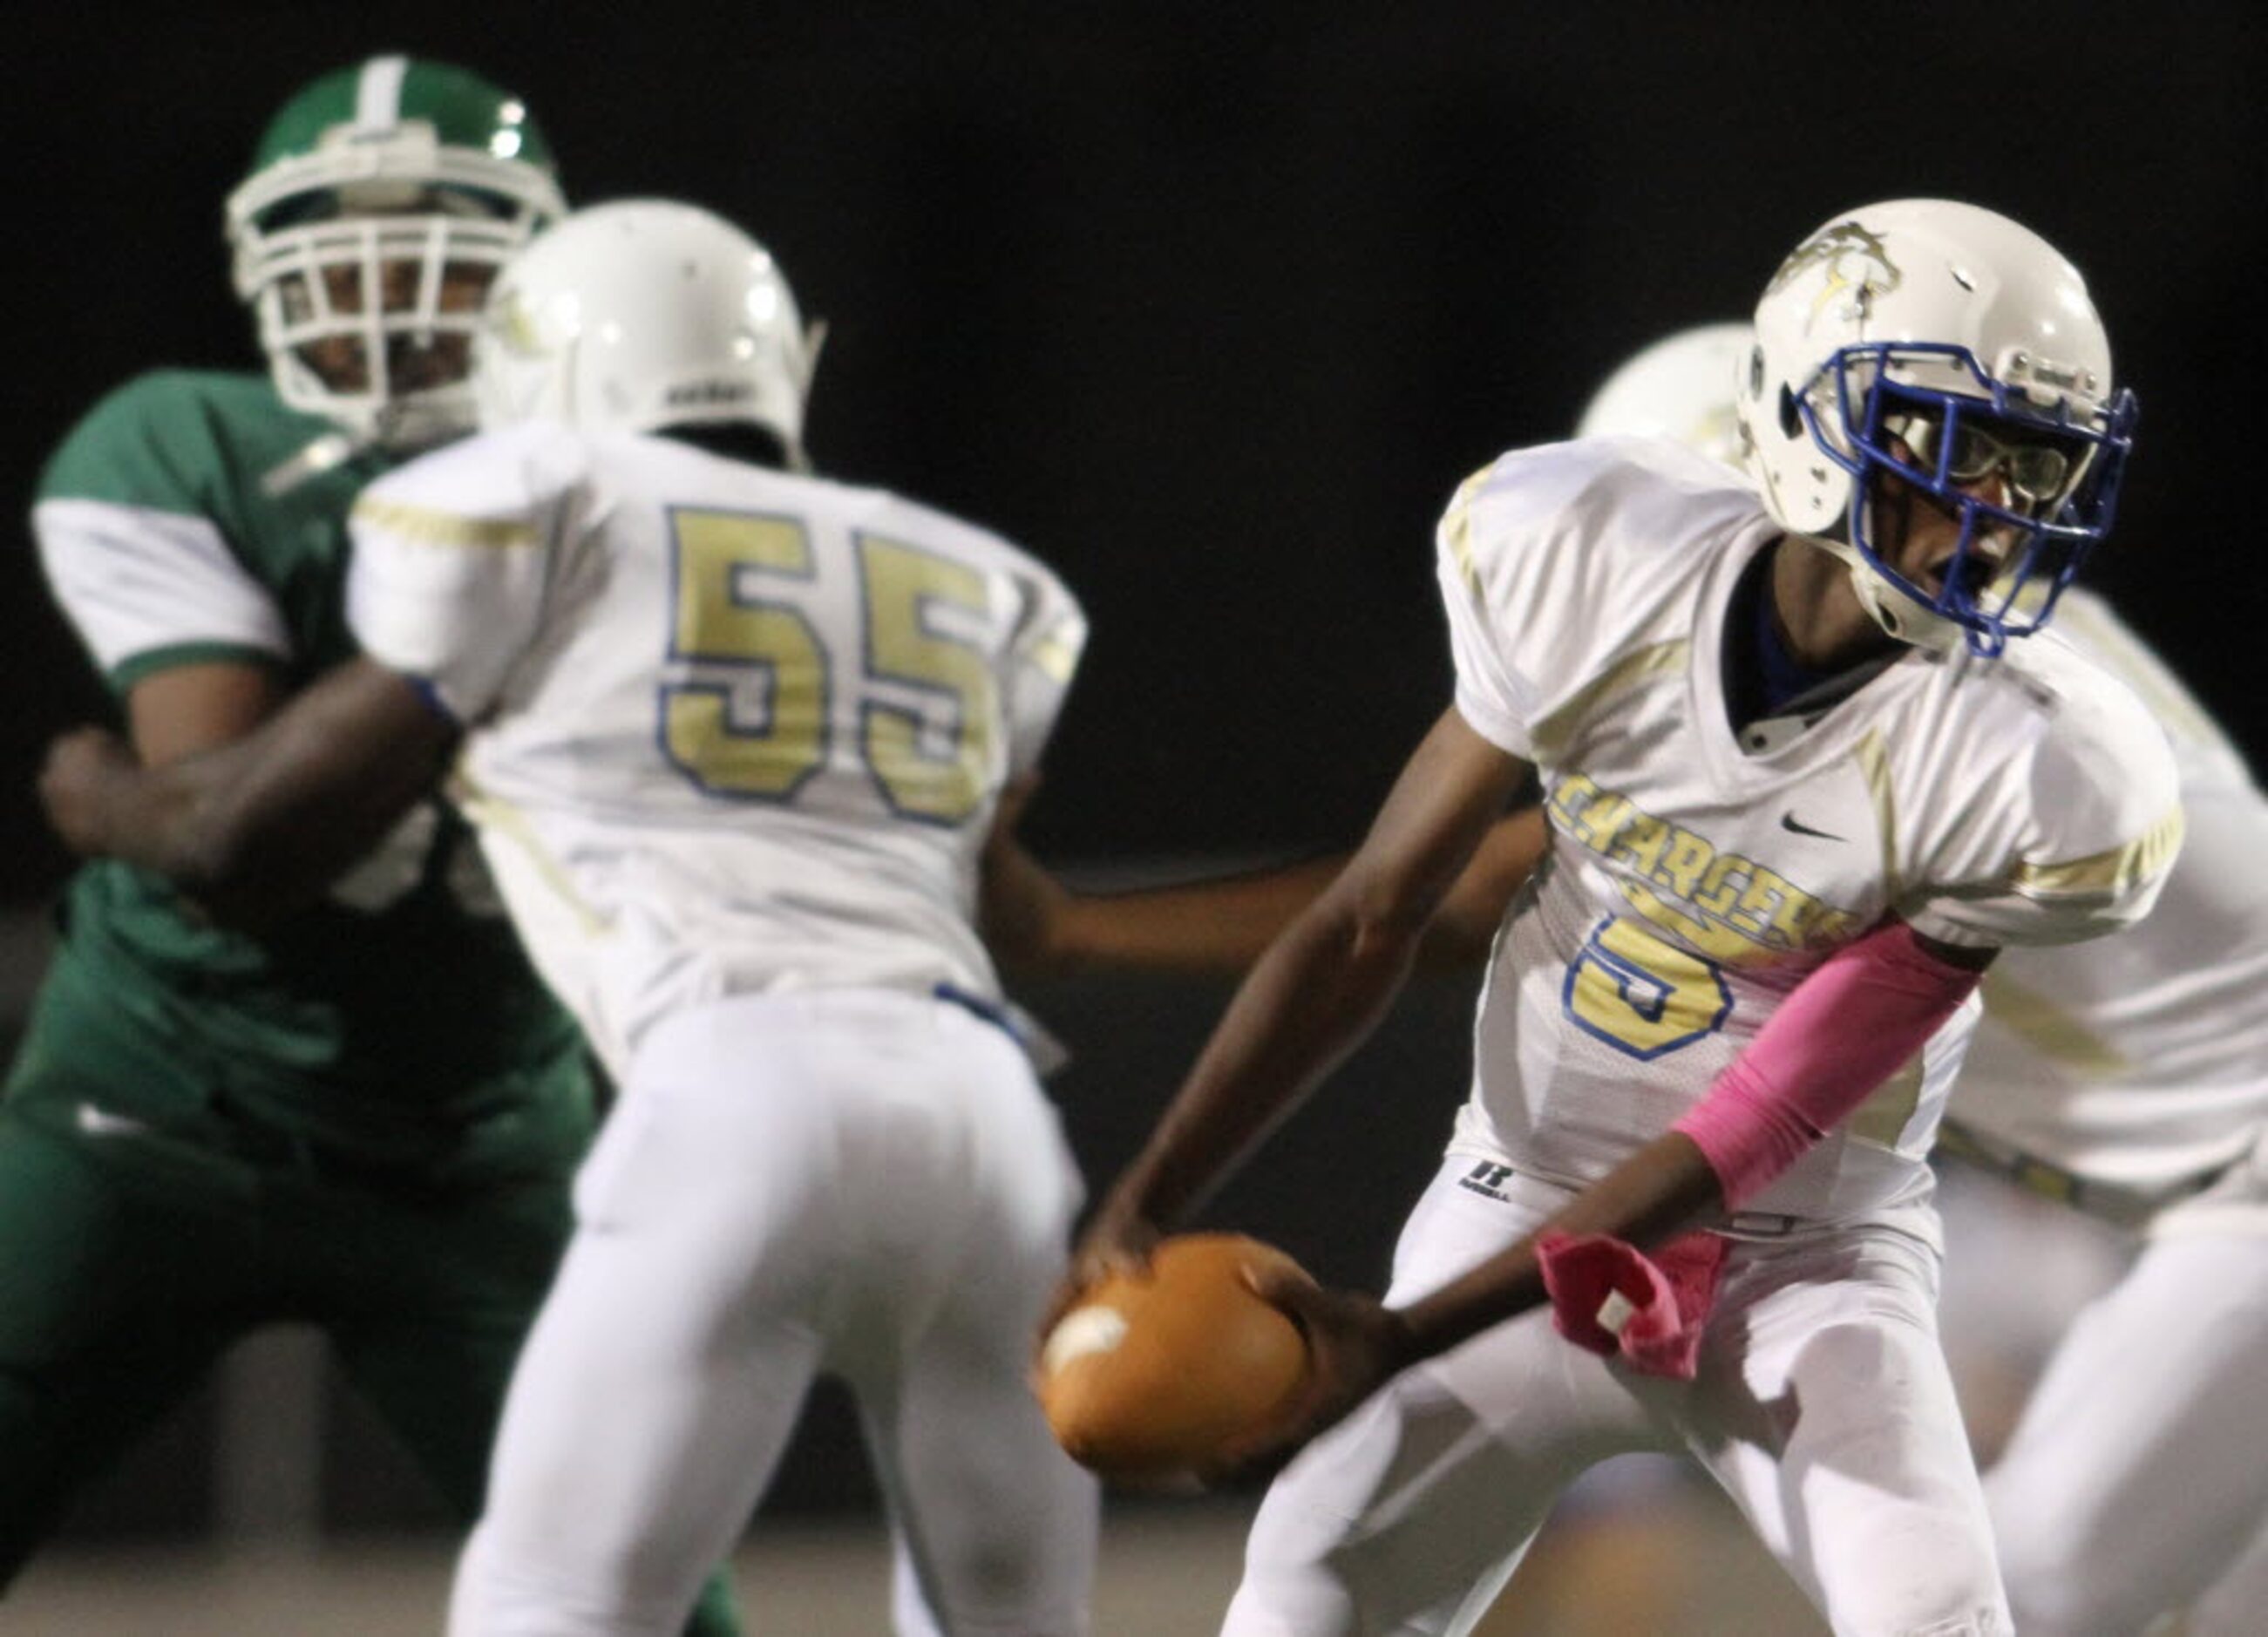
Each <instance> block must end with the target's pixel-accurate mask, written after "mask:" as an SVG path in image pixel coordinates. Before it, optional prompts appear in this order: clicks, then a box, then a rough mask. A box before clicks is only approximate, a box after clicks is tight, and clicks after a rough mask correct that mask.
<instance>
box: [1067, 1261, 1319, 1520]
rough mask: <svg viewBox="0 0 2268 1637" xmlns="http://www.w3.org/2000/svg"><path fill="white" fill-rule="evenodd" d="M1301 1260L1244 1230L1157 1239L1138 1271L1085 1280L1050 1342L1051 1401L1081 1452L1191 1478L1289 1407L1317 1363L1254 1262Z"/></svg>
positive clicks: (1080, 1457)
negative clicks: (1257, 1290) (1247, 1278)
mask: <svg viewBox="0 0 2268 1637" xmlns="http://www.w3.org/2000/svg"><path fill="white" fill-rule="evenodd" d="M1270 1267H1274V1268H1288V1269H1290V1270H1291V1271H1292V1272H1294V1273H1298V1274H1299V1275H1300V1278H1302V1279H1304V1278H1306V1277H1307V1275H1306V1274H1305V1273H1304V1272H1301V1270H1300V1265H1299V1264H1298V1263H1296V1262H1294V1261H1293V1260H1292V1258H1291V1257H1288V1256H1285V1254H1284V1253H1283V1252H1282V1251H1280V1250H1277V1249H1275V1248H1274V1247H1273V1246H1271V1245H1266V1244H1263V1243H1262V1242H1260V1241H1258V1240H1256V1239H1248V1238H1246V1237H1245V1236H1243V1235H1240V1234H1182V1235H1176V1236H1175V1237H1172V1238H1168V1239H1166V1240H1162V1241H1160V1243H1159V1245H1158V1247H1157V1249H1156V1250H1153V1251H1152V1253H1151V1257H1150V1265H1149V1268H1148V1269H1147V1270H1146V1271H1145V1272H1143V1273H1142V1274H1140V1275H1139V1276H1138V1277H1133V1278H1126V1277H1121V1276H1117V1275H1113V1276H1112V1277H1110V1278H1108V1279H1102V1280H1101V1281H1100V1282H1099V1283H1097V1284H1095V1285H1094V1286H1093V1287H1090V1288H1089V1289H1087V1290H1086V1292H1085V1293H1084V1294H1082V1295H1081V1297H1080V1298H1079V1302H1078V1304H1077V1305H1076V1306H1074V1307H1073V1308H1072V1309H1071V1310H1070V1311H1069V1312H1068V1313H1066V1314H1064V1316H1063V1317H1062V1318H1061V1319H1060V1320H1058V1321H1057V1324H1056V1326H1055V1328H1054V1329H1053V1330H1051V1331H1049V1332H1048V1337H1047V1340H1046V1341H1045V1343H1044V1344H1042V1347H1041V1351H1040V1367H1039V1392H1040V1402H1041V1405H1042V1407H1043V1408H1045V1410H1046V1411H1047V1417H1048V1425H1049V1427H1052V1428H1053V1429H1054V1430H1055V1435H1056V1439H1057V1442H1059V1443H1061V1444H1062V1445H1063V1447H1064V1449H1066V1450H1068V1451H1070V1453H1071V1456H1072V1458H1073V1459H1075V1460H1077V1461H1078V1462H1079V1464H1081V1465H1083V1466H1086V1467H1089V1468H1092V1469H1093V1470H1094V1471H1097V1472H1099V1473H1101V1475H1102V1476H1104V1477H1105V1478H1112V1479H1114V1480H1116V1481H1118V1482H1122V1483H1130V1484H1166V1483H1172V1482H1175V1481H1179V1480H1182V1479H1185V1478H1187V1477H1188V1476H1189V1474H1190V1473H1192V1472H1193V1471H1197V1470H1198V1469H1201V1468H1202V1467H1204V1466H1205V1465H1206V1464H1209V1463H1210V1462H1211V1460H1212V1459H1213V1458H1214V1457H1215V1456H1217V1455H1218V1454H1219V1451H1220V1450H1221V1449H1222V1448H1223V1446H1224V1445H1225V1444H1226V1443H1227V1442H1230V1441H1232V1440H1233V1439H1235V1438H1237V1437H1239V1436H1241V1435H1242V1434H1248V1433H1250V1432H1253V1431H1256V1430H1257V1429H1260V1428H1263V1427H1266V1426H1267V1424H1268V1423H1269V1421H1270V1419H1272V1418H1273V1417H1275V1416H1276V1415H1278V1414H1280V1413H1281V1412H1283V1411H1284V1410H1285V1408H1287V1407H1288V1406H1289V1405H1290V1403H1291V1401H1292V1397H1293V1395H1294V1394H1295V1392H1296V1391H1297V1390H1298V1389H1299V1387H1300V1383H1301V1382H1302V1381H1303V1380H1304V1379H1305V1377H1306V1375H1307V1343H1306V1341H1305V1340H1304V1339H1303V1338H1301V1336H1300V1331H1299V1329H1298V1327H1297V1326H1295V1325H1294V1324H1292V1321H1291V1320H1289V1319H1288V1318H1286V1317H1285V1316H1284V1315H1283V1314H1282V1313H1281V1312H1279V1311H1278V1309H1275V1308H1273V1307H1271V1306H1270V1305H1269V1304H1268V1303H1267V1302H1265V1301H1262V1300H1261V1299H1260V1298H1259V1297H1258V1296H1256V1295H1255V1294H1253V1293H1252V1292H1251V1290H1250V1289H1248V1287H1246V1285H1245V1283H1244V1279H1243V1272H1244V1270H1245V1269H1247V1268H1251V1269H1254V1270H1259V1269H1263V1268H1270Z"/></svg>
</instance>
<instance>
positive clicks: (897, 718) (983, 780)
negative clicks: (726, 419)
mask: <svg viewBox="0 0 2268 1637" xmlns="http://www.w3.org/2000/svg"><path fill="white" fill-rule="evenodd" d="M670 531H671V537H672V542H673V557H674V576H675V582H674V586H673V595H674V610H675V612H674V630H673V632H672V638H673V640H672V648H671V658H672V659H673V660H677V661H678V662H680V663H681V664H682V665H686V666H689V667H690V675H689V676H687V678H686V679H685V680H682V681H677V682H669V683H666V684H665V685H664V686H663V688H662V690H661V693H662V698H661V737H662V743H663V747H664V749H665V752H666V755H667V756H668V757H669V759H670V761H671V762H672V763H674V764H675V766H676V767H677V769H678V770H679V771H681V772H682V773H683V774H684V775H685V776H686V777H687V778H689V779H690V780H692V782H693V783H694V784H696V785H698V786H699V787H700V788H702V789H703V790H705V791H708V792H710V793H713V794H717V795H723V796H734V797H743V798H755V799H757V800H771V801H787V800H793V798H794V797H795V795H796V793H798V792H799V791H800V790H801V789H802V788H803V786H804V785H805V784H806V782H807V781H808V780H809V779H810V778H812V777H813V775H814V774H815V773H817V772H818V771H820V770H821V768H822V767H823V766H825V765H826V763H827V756H828V743H829V741H830V738H831V736H832V734H833V732H834V727H835V723H836V719H837V718H836V712H835V711H834V703H833V697H832V695H833V690H834V689H836V688H849V689H854V690H855V691H856V694H857V697H858V717H857V721H858V730H857V731H858V754H859V758H860V760H861V761H862V763H864V764H865V768H866V770H867V771H868V772H869V774H871V776H872V777H873V780H874V783H875V785H876V787H877V789H878V790H879V791H880V794H881V796H882V799H883V800H884V801H885V802H886V803H887V805H888V806H889V807H890V808H891V810H892V811H893V812H895V813H898V814H900V815H903V816H905V817H909V818H913V819H917V820H922V821H924V822H932V823H940V824H957V823H959V822H961V821H963V820H964V819H966V818H968V816H969V815H971V814H973V813H974V812H976V809H977V807H979V806H980V805H981V804H982V803H983V800H984V797H985V794H986V792H987V790H988V789H989V787H990V781H989V777H988V772H989V769H990V764H991V760H992V748H993V738H994V734H995V732H996V724H997V723H998V718H999V702H998V685H997V683H996V682H995V680H994V678H993V675H992V672H991V670H990V667H989V666H988V665H987V664H986V663H985V657H984V654H983V651H982V650H981V649H980V648H979V647H978V646H977V645H976V643H975V642H974V641H971V640H968V639H966V638H961V637H957V636H955V635H954V634H952V632H951V631H950V630H942V629H939V627H938V625H937V624H935V623H933V622H932V610H943V611H953V610H958V611H960V612H961V613H962V614H963V615H965V616H968V619H969V620H970V621H971V622H972V623H974V622H976V621H981V620H982V619H983V618H984V617H985V616H986V613H987V604H986V599H985V585H984V579H983V576H982V575H981V574H979V573H978V572H977V571H976V570H974V569H972V568H968V567H967V566H965V565H963V564H958V563H953V562H949V561H947V560H946V559H944V558H942V557H935V556H932V554H930V553H928V552H925V551H922V550H919V549H916V548H914V547H912V546H907V545H901V544H899V543H897V542H893V541H887V540H881V539H878V538H875V537H873V536H871V535H859V536H858V538H857V540H856V542H855V551H856V556H857V559H858V593H859V606H860V621H859V623H860V625H861V628H862V630H863V632H864V638H863V642H862V653H861V654H860V667H859V670H858V673H857V674H856V675H847V676H839V675H836V668H835V667H834V666H833V665H832V664H831V663H830V655H829V653H828V648H827V645H826V644H825V643H824V642H823V641H822V639H821V636H820V632H819V630H818V628H817V627H816V626H814V624H813V623H812V622H811V620H810V618H809V617H808V616H806V614H805V613H804V612H803V611H802V610H801V609H800V608H798V607H797V606H796V605H795V604H794V602H792V601H789V600H788V599H787V598H786V596H785V595H784V594H785V593H787V592H789V591H791V590H792V588H793V587H794V586H798V585H802V586H813V585H814V584H815V583H816V581H817V579H818V577H819V574H820V572H821V564H820V562H819V559H818V557H817V554H816V553H815V552H814V550H813V548H812V542H811V536H810V534H809V532H808V531H807V530H806V528H805V527H804V526H803V525H802V524H801V523H800V522H799V521H797V520H794V519H792V518H785V517H757V516H750V515H747V514H745V513H740V512H699V511H679V512H672V513H671V514H670ZM768 593H769V594H768ZM752 682H753V684H754V685H753V687H752V686H751V684H752ZM751 697H760V698H761V699H762V710H761V711H756V712H751V711H750V710H749V709H748V708H747V701H748V700H749V699H750V698H751Z"/></svg>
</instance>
